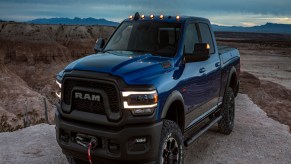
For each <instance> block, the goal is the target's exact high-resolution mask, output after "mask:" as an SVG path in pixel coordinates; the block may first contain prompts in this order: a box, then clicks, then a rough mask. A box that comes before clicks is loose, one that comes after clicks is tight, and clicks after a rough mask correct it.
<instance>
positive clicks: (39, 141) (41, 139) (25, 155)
mask: <svg viewBox="0 0 291 164" xmlns="http://www.w3.org/2000/svg"><path fill="white" fill-rule="evenodd" d="M235 114H236V120H235V128H234V131H233V133H231V134H230V135H228V136H226V135H223V134H220V133H218V132H217V127H216V126H215V127H213V128H212V129H210V130H209V131H208V132H207V133H206V134H204V135H202V136H201V137H200V138H199V139H198V140H197V141H196V142H194V143H193V144H192V145H190V146H189V147H188V148H187V150H186V159H185V160H186V162H185V163H186V164H191V163H193V164H194V163H195V164H209V163H223V164H228V163H229V164H231V163H262V164H266V163H272V164H275V163H280V164H288V163H291V134H290V133H289V132H288V127H287V126H286V125H282V124H280V123H279V122H277V121H274V120H273V119H271V118H269V117H268V116H267V115H266V113H265V112H264V111H263V110H261V109H260V108H259V107H258V106H257V105H255V104H254V103H253V102H252V101H251V100H250V99H249V98H248V96H247V95H244V94H239V95H238V97H237V98H236V113H235ZM0 141H1V144H0V159H1V161H0V163H3V164H6V163H7V164H8V163H9V164H10V163H27V164H31V163H53V164H57V163H67V161H66V159H65V157H64V155H62V153H61V149H60V148H59V147H58V145H57V142H56V140H55V130H54V125H47V124H40V125H35V126H31V127H29V128H25V129H21V130H18V131H15V132H6V133H0ZM3 143H5V144H3Z"/></svg>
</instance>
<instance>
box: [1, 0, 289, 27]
mask: <svg viewBox="0 0 291 164" xmlns="http://www.w3.org/2000/svg"><path fill="white" fill-rule="evenodd" d="M136 11H139V12H140V13H141V14H146V15H148V14H152V13H153V14H164V15H189V16H201V17H206V18H209V19H210V20H211V22H212V23H215V24H219V25H237V26H253V25H261V24H265V23H266V22H273V23H284V24H291V0H0V19H3V20H14V21H27V20H32V19H35V18H52V17H68V18H74V17H80V18H87V17H93V18H106V19H108V20H112V21H117V22H120V21H122V20H123V19H124V18H126V17H128V15H132V14H134V13H135V12H136Z"/></svg>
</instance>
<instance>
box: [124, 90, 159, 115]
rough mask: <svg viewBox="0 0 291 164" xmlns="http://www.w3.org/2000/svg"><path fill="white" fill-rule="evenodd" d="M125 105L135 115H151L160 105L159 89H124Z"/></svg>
mask: <svg viewBox="0 0 291 164" xmlns="http://www.w3.org/2000/svg"><path fill="white" fill-rule="evenodd" d="M122 97H123V107H124V108H125V109H129V110H131V112H132V114H133V115H151V114H152V113H153V112H154V110H155V108H156V107H157V105H158V94H157V91H156V90H154V91H123V92H122Z"/></svg>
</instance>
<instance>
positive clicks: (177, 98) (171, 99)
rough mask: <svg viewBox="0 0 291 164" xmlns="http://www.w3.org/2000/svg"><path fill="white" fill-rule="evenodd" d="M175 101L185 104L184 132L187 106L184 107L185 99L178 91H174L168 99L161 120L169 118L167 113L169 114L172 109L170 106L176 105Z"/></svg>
mask: <svg viewBox="0 0 291 164" xmlns="http://www.w3.org/2000/svg"><path fill="white" fill-rule="evenodd" d="M175 101H180V102H181V103H182V104H183V118H182V120H181V121H182V123H183V125H182V128H183V129H181V130H182V131H183V130H184V127H185V113H186V111H185V106H184V98H183V96H182V94H181V93H180V92H179V91H177V90H174V91H173V92H172V93H171V94H170V95H169V96H168V98H167V100H166V102H165V104H164V107H163V111H162V114H161V119H164V118H166V116H167V113H168V110H169V108H170V106H171V105H172V103H174V102H175Z"/></svg>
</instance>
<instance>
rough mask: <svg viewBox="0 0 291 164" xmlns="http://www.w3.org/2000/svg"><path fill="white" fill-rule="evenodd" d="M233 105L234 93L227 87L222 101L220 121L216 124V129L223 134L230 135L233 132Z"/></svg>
mask: <svg viewBox="0 0 291 164" xmlns="http://www.w3.org/2000/svg"><path fill="white" fill-rule="evenodd" d="M234 109H235V103H234V93H233V90H232V89H231V88H230V87H228V88H227V89H226V93H225V96H224V99H223V104H222V109H221V115H222V119H221V120H220V121H219V122H218V128H219V130H220V132H221V133H223V134H227V135H228V134H230V133H231V132H232V130H233V125H234V116H235V114H234V112H235V110H234Z"/></svg>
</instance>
